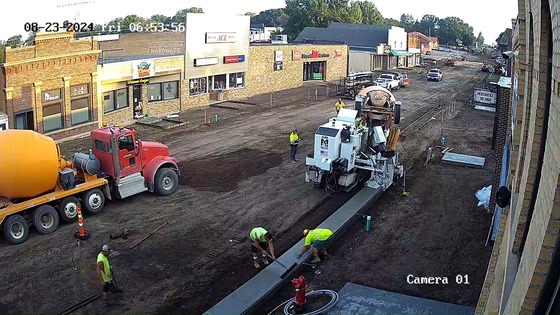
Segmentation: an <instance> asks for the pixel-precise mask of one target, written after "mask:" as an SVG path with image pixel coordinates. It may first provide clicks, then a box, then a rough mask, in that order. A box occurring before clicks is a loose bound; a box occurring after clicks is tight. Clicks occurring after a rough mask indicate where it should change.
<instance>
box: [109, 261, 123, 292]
mask: <svg viewBox="0 0 560 315" xmlns="http://www.w3.org/2000/svg"><path fill="white" fill-rule="evenodd" d="M111 275H112V276H113V281H115V287H117V292H118V293H124V291H123V290H121V289H120V288H119V284H118V283H117V277H116V276H115V271H114V270H113V267H111Z"/></svg>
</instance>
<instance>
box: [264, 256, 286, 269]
mask: <svg viewBox="0 0 560 315" xmlns="http://www.w3.org/2000/svg"><path fill="white" fill-rule="evenodd" d="M265 255H266V256H267V257H268V258H270V259H272V260H273V261H275V262H277V263H278V264H279V265H280V266H282V267H284V268H286V269H288V267H286V265H284V264H283V263H281V262H279V261H278V259H275V258H274V257H272V256H270V255H269V254H268V253H266V254H265Z"/></svg>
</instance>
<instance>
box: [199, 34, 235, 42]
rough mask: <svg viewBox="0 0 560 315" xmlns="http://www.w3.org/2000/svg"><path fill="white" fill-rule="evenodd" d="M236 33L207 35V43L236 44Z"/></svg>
mask: <svg viewBox="0 0 560 315" xmlns="http://www.w3.org/2000/svg"><path fill="white" fill-rule="evenodd" d="M235 41H236V36H235V33H206V43H207V44H216V43H235Z"/></svg>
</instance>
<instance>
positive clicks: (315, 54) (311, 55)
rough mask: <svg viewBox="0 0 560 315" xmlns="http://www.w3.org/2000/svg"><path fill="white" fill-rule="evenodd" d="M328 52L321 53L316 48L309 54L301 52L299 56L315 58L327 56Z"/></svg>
mask: <svg viewBox="0 0 560 315" xmlns="http://www.w3.org/2000/svg"><path fill="white" fill-rule="evenodd" d="M328 57H330V54H321V53H319V51H318V50H313V51H311V53H310V54H301V58H304V59H315V58H328Z"/></svg>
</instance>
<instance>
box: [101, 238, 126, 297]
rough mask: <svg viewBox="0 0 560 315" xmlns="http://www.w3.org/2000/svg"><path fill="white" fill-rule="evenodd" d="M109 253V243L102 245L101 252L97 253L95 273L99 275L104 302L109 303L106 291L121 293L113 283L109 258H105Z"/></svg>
mask: <svg viewBox="0 0 560 315" xmlns="http://www.w3.org/2000/svg"><path fill="white" fill-rule="evenodd" d="M110 253H111V248H110V247H109V245H103V248H102V251H101V253H99V255H97V274H98V275H99V279H100V280H101V282H100V283H101V285H102V286H103V293H102V295H101V296H102V298H103V300H104V301H105V304H107V305H108V304H109V302H108V301H107V292H110V293H122V292H123V291H122V290H119V288H117V286H116V285H115V283H114V279H113V271H112V270H111V266H110V265H109V259H108V258H107V257H108V256H109V254H110Z"/></svg>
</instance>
